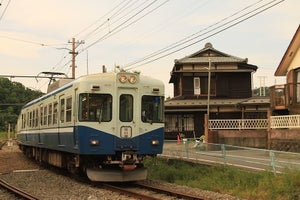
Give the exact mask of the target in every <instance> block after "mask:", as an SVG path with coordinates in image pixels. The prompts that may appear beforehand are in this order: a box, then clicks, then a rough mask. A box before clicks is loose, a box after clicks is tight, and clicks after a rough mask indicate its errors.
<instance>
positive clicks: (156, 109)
mask: <svg viewBox="0 0 300 200" xmlns="http://www.w3.org/2000/svg"><path fill="white" fill-rule="evenodd" d="M163 103H164V98H163V97H162V96H150V95H144V96H143V97H142V113H141V118H142V121H143V122H149V123H162V122H163V119H164V117H163V114H164V111H163V109H164V104H163Z"/></svg>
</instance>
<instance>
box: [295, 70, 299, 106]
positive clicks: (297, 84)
mask: <svg viewBox="0 0 300 200" xmlns="http://www.w3.org/2000/svg"><path fill="white" fill-rule="evenodd" d="M296 73H297V82H296V88H297V89H296V93H297V94H296V97H297V103H300V71H297V72H296Z"/></svg>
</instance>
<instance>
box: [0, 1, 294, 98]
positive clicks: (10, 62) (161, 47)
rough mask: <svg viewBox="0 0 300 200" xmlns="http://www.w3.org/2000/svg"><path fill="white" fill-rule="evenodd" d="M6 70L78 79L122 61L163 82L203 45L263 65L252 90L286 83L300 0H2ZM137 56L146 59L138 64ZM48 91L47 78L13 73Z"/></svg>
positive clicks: (2, 66) (1, 57)
mask: <svg viewBox="0 0 300 200" xmlns="http://www.w3.org/2000/svg"><path fill="white" fill-rule="evenodd" d="M0 3H1V5H0V75H15V76H17V75H30V76H36V75H38V74H39V73H40V72H44V71H51V72H54V71H55V72H63V73H65V74H67V75H68V76H71V75H72V74H71V72H72V71H71V68H70V65H71V62H70V61H71V55H70V54H69V51H70V49H71V48H72V46H71V43H70V42H71V40H72V38H75V41H76V42H78V43H77V45H76V52H78V55H77V56H76V66H77V68H76V77H79V76H82V75H86V74H93V73H100V72H102V66H103V65H105V66H106V68H107V71H114V70H115V67H116V66H120V67H121V68H124V69H127V70H135V71H140V72H141V73H142V74H144V75H147V76H151V77H154V78H157V79H160V80H162V81H163V82H164V83H165V88H166V91H165V96H166V97H173V85H172V84H169V79H170V72H171V70H172V68H173V66H174V60H175V59H180V58H183V57H185V56H188V55H190V54H193V53H194V52H196V51H199V50H201V49H202V48H204V46H205V44H206V43H207V42H210V43H211V44H212V45H213V47H214V48H215V49H217V50H219V51H222V52H224V53H227V54H230V55H233V56H236V57H240V58H248V63H249V64H252V65H256V66H258V70H257V71H256V72H255V73H254V74H253V88H258V87H261V86H272V85H274V84H282V83H285V77H274V73H275V71H276V69H277V67H278V65H279V63H280V61H281V59H282V57H283V55H284V53H285V51H286V49H287V47H288V45H289V44H290V42H291V39H292V37H293V35H294V34H295V31H296V30H297V28H298V26H299V22H300V21H299V19H300V13H299V8H300V1H299V0H243V1H240V0H227V1H219V0H185V1H183V0H114V1H112V0H88V1H84V3H83V1H79V0H64V1H60V0H51V1H50V0H43V1H36V0H26V1H25V0H18V1H15V0H0ZM136 61H141V62H138V63H136V64H134V63H135V62H136ZM11 80H12V81H17V82H21V83H22V84H24V85H25V86H26V87H28V88H31V89H37V90H41V91H42V92H46V88H47V84H48V80H47V79H26V78H12V79H11Z"/></svg>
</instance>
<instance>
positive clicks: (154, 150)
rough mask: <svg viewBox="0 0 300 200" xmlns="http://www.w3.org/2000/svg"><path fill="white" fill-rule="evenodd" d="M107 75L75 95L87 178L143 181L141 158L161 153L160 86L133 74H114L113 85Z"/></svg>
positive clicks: (162, 121) (143, 173)
mask: <svg viewBox="0 0 300 200" xmlns="http://www.w3.org/2000/svg"><path fill="white" fill-rule="evenodd" d="M109 76H110V75H107V76H105V75H104V76H103V77H102V78H101V82H100V83H99V84H98V85H97V84H94V83H93V85H91V86H89V88H91V90H92V91H91V92H83V93H81V94H79V110H78V112H79V122H80V124H79V125H78V126H77V132H78V137H79V138H78V141H79V146H80V148H81V149H82V151H83V152H85V153H86V154H88V155H86V157H85V159H84V160H85V163H84V165H85V166H86V173H87V176H88V178H89V179H90V180H92V181H102V182H103V181H104V182H105V181H109V182H112V181H113V182H124V181H137V180H145V179H146V178H147V169H146V168H145V167H144V164H143V160H144V158H145V157H147V156H156V155H157V154H161V153H162V150H163V139H164V84H163V83H162V82H161V81H159V80H156V79H152V78H150V77H147V76H141V75H140V74H138V73H128V72H120V73H114V75H113V77H114V78H111V79H114V81H110V79H109ZM92 119H93V120H92ZM81 133H84V134H81ZM80 137H81V138H80ZM84 141H85V142H84ZM80 143H83V144H88V145H86V146H84V145H81V144H80Z"/></svg>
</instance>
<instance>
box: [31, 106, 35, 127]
mask: <svg viewBox="0 0 300 200" xmlns="http://www.w3.org/2000/svg"><path fill="white" fill-rule="evenodd" d="M31 120H32V122H31V127H32V128H34V127H35V110H33V111H32V118H31Z"/></svg>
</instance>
